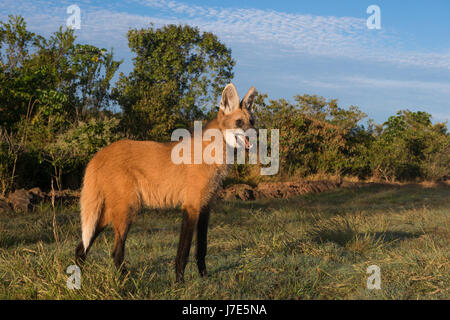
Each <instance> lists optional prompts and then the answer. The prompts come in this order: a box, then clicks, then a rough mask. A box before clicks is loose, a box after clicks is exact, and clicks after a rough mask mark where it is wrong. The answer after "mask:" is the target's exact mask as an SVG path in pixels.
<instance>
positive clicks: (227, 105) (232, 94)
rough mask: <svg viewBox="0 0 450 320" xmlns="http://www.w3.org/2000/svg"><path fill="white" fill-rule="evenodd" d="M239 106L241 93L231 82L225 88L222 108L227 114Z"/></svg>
mask: <svg viewBox="0 0 450 320" xmlns="http://www.w3.org/2000/svg"><path fill="white" fill-rule="evenodd" d="M237 108H239V95H238V93H237V90H236V87H235V86H234V84H232V83H230V84H229V85H227V86H226V87H225V89H223V92H222V100H220V110H222V111H223V113H225V114H230V113H232V112H233V111H234V110H236V109H237Z"/></svg>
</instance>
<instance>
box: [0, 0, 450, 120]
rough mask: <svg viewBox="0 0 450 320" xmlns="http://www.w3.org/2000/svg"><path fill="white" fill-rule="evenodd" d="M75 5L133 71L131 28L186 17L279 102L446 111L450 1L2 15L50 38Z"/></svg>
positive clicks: (214, 1) (11, 9)
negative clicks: (372, 16) (373, 19)
mask: <svg viewBox="0 0 450 320" xmlns="http://www.w3.org/2000/svg"><path fill="white" fill-rule="evenodd" d="M72 4H76V5H78V6H79V7H80V8H81V29H80V30H76V35H77V36H78V41H79V42H83V43H90V44H93V45H96V46H99V47H105V48H107V49H110V48H111V47H113V48H114V50H115V55H116V58H118V59H124V63H123V65H122V66H121V69H120V71H121V72H124V73H128V72H129V71H130V70H131V68H132V62H131V58H132V55H131V52H130V50H129V49H128V45H127V40H126V32H127V30H128V29H129V28H144V27H147V26H148V25H149V23H150V22H153V23H154V25H155V26H157V27H159V26H162V25H164V24H168V23H183V24H184V23H186V24H190V25H195V26H198V27H199V28H200V29H201V30H203V31H211V32H214V33H215V34H217V35H218V36H219V38H220V40H221V41H223V42H224V43H225V44H226V45H227V46H228V47H230V48H231V49H232V51H233V58H234V59H235V60H236V62H237V63H236V67H235V70H234V71H235V78H234V80H233V82H234V83H235V84H236V86H237V88H238V90H239V92H240V94H241V95H243V94H245V92H246V90H247V89H248V88H249V87H250V86H252V85H255V87H256V88H257V89H258V90H259V91H260V92H264V93H267V94H268V95H269V97H270V98H274V99H276V98H286V99H292V97H293V96H294V95H295V94H304V93H308V94H317V95H321V96H324V97H326V98H337V99H339V101H340V105H341V106H343V107H348V106H349V105H356V106H359V107H360V109H361V110H363V111H364V112H365V113H367V114H368V115H369V117H370V118H373V119H375V120H376V121H377V122H382V121H385V120H386V119H387V117H388V116H390V115H393V114H394V113H395V112H396V111H397V110H400V109H406V108H408V109H410V110H423V111H427V112H429V113H431V114H432V115H433V118H434V121H446V120H448V119H449V118H450V41H449V32H450V19H449V18H448V17H449V14H450V2H449V1H447V0H428V1H407V2H406V1H401V0H389V1H382V0H371V1H365V0H341V1H333V0H320V1H319V0H317V1H300V0H298V1H268V0H258V1H256V0H250V1H242V0H240V1H237V0H230V1H218V0H208V1H206V0H203V1H201V0H189V1H188V0H125V1H88V0H81V1H54V0H19V1H18V0H2V2H1V3H0V20H3V21H4V20H6V19H7V16H8V14H20V15H23V16H24V17H25V18H26V21H27V23H28V26H29V28H30V29H31V30H32V31H34V32H37V33H39V34H42V35H49V34H50V33H51V32H53V31H55V30H56V29H57V28H58V27H59V26H60V25H65V24H66V19H67V18H68V16H69V14H67V13H66V9H67V7H68V6H69V5H72ZM372 4H376V5H378V6H379V7H380V9H381V30H369V29H368V28H367V26H366V20H367V18H368V17H369V14H367V13H366V9H367V7H368V6H369V5H372Z"/></svg>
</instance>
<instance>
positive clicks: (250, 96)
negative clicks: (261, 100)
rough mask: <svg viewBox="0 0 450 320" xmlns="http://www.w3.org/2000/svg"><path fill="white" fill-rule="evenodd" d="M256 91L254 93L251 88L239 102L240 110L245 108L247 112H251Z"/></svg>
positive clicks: (253, 88) (253, 89)
mask: <svg viewBox="0 0 450 320" xmlns="http://www.w3.org/2000/svg"><path fill="white" fill-rule="evenodd" d="M257 94H258V91H256V89H255V87H253V86H252V87H251V88H250V90H248V92H247V94H246V95H245V97H244V99H242V101H241V108H246V109H247V110H248V111H251V110H252V106H253V101H254V100H255V97H256V95H257Z"/></svg>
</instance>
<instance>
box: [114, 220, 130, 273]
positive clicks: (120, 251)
mask: <svg viewBox="0 0 450 320" xmlns="http://www.w3.org/2000/svg"><path fill="white" fill-rule="evenodd" d="M128 229H129V225H128V226H126V228H125V230H121V231H122V232H121V231H119V230H117V229H116V230H115V242H114V249H113V252H112V257H113V259H114V265H115V266H116V268H117V269H118V270H120V271H121V272H122V273H123V274H126V273H127V270H126V268H125V266H124V264H123V260H124V256H125V241H126V240H127V234H128Z"/></svg>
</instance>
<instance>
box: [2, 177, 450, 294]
mask: <svg viewBox="0 0 450 320" xmlns="http://www.w3.org/2000/svg"><path fill="white" fill-rule="evenodd" d="M449 211H450V187H449V186H439V187H435V188H423V187H421V186H418V185H405V186H386V185H371V186H369V187H364V188H354V189H340V190H335V191H332V192H326V193H321V194H309V195H304V196H299V197H296V198H293V199H289V200H264V201H254V202H239V201H235V202H218V203H216V205H215V206H214V208H213V211H212V216H211V221H210V228H209V235H208V239H209V245H208V255H207V265H208V271H209V277H208V278H207V279H202V278H200V277H199V275H198V273H197V268H196V264H195V261H194V260H193V259H192V253H193V250H191V259H190V261H189V263H188V266H187V268H186V275H185V280H186V282H185V284H177V283H175V281H174V280H175V272H174V259H175V254H176V246H177V242H178V233H179V229H180V225H181V214H180V212H178V211H176V210H172V211H163V212H161V211H154V210H144V211H143V212H141V214H140V215H139V216H138V218H137V220H136V222H135V223H134V224H133V226H132V228H131V231H130V234H129V237H128V241H127V248H126V255H125V260H126V264H127V268H128V270H129V271H130V274H129V275H128V276H126V277H125V278H123V277H121V276H120V275H119V274H118V273H117V272H116V271H115V268H114V266H113V262H112V259H111V258H110V254H111V247H112V242H113V239H112V238H113V233H112V231H111V230H108V231H105V232H104V233H103V234H102V235H101V236H99V238H98V239H97V241H96V242H95V244H94V246H93V248H92V250H91V252H90V255H89V256H88V260H87V262H86V265H85V266H84V267H83V270H82V288H81V289H80V290H69V289H68V288H67V287H66V280H67V277H68V274H66V269H67V267H68V266H69V265H71V264H73V263H74V261H73V252H74V249H75V246H76V243H77V242H78V241H79V238H80V236H79V233H80V232H79V212H78V209H77V206H76V205H73V206H65V207H63V206H59V207H57V213H56V214H57V224H58V228H59V229H58V230H59V233H58V234H59V238H60V243H59V245H58V244H57V243H55V241H54V234H53V228H52V210H51V207H50V206H49V205H48V204H45V205H42V206H41V207H40V208H39V210H37V212H33V213H26V214H25V213H24V214H10V215H2V216H0V298H1V299H449V298H450V295H449V291H448V288H449V287H450V286H449V284H450V263H449V255H450V250H449V249H450V241H449V240H450V239H449V238H450V230H449V221H450V219H449V216H450V215H449ZM370 265H378V266H379V267H380V268H381V290H368V289H366V281H367V277H368V276H369V275H368V274H366V269H367V267H368V266H370Z"/></svg>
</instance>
